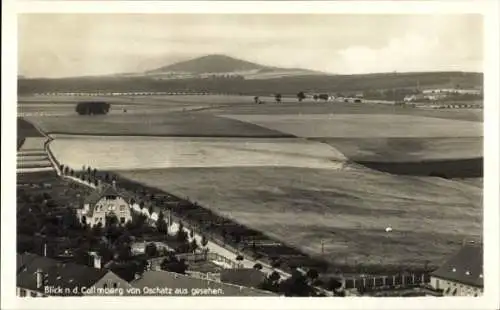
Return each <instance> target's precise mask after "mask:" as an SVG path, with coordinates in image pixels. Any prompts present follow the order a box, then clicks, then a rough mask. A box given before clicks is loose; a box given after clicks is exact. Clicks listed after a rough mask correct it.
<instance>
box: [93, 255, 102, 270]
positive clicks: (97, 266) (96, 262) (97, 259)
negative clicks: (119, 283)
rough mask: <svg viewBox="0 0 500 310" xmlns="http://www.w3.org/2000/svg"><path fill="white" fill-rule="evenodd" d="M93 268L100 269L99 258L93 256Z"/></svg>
mask: <svg viewBox="0 0 500 310" xmlns="http://www.w3.org/2000/svg"><path fill="white" fill-rule="evenodd" d="M94 268H97V269H101V256H99V255H98V254H96V255H94Z"/></svg>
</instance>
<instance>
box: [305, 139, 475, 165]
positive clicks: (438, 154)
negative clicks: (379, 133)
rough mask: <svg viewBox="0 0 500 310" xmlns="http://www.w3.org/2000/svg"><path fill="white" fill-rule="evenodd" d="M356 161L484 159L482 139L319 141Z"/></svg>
mask: <svg viewBox="0 0 500 310" xmlns="http://www.w3.org/2000/svg"><path fill="white" fill-rule="evenodd" d="M312 140H315V141H321V142H323V143H327V144H329V145H331V146H333V147H335V148H336V149H338V150H339V151H340V152H342V154H344V155H345V156H346V157H348V158H349V159H351V160H353V161H374V162H387V163H389V162H391V163H394V162H409V161H415V162H418V161H424V160H451V159H464V158H481V157H483V138H482V137H455V138H453V137H448V138H442V137H439V138H429V137H426V138H423V137H413V138H400V137H396V138H373V137H369V138H352V137H351V138H319V139H312Z"/></svg>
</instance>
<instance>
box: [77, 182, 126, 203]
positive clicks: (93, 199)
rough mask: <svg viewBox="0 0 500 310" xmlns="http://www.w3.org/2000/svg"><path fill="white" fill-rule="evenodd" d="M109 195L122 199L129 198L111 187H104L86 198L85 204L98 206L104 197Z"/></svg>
mask: <svg viewBox="0 0 500 310" xmlns="http://www.w3.org/2000/svg"><path fill="white" fill-rule="evenodd" d="M109 195H112V196H121V197H126V196H127V195H126V193H121V192H119V191H118V190H117V189H116V188H114V187H113V186H111V185H104V186H103V187H102V188H100V189H96V190H94V191H92V192H91V193H90V194H89V195H88V196H87V197H85V200H84V201H85V203H88V204H91V205H93V204H96V203H97V202H98V201H99V200H100V199H101V198H102V197H104V196H109Z"/></svg>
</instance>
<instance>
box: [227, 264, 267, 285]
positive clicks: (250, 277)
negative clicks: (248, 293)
mask: <svg viewBox="0 0 500 310" xmlns="http://www.w3.org/2000/svg"><path fill="white" fill-rule="evenodd" d="M265 278H266V275H265V274H264V273H263V272H261V271H259V270H257V269H253V268H237V269H223V270H221V271H220V280H221V281H222V282H226V283H231V284H236V285H242V286H248V287H257V286H259V285H260V284H261V283H262V282H263V281H264V279H265Z"/></svg>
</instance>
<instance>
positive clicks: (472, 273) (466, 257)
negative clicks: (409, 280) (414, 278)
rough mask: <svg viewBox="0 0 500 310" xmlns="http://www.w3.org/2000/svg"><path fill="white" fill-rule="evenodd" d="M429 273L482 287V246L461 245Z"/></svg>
mask: <svg viewBox="0 0 500 310" xmlns="http://www.w3.org/2000/svg"><path fill="white" fill-rule="evenodd" d="M431 275H432V276H434V277H437V278H441V279H446V280H450V281H454V282H458V283H462V284H466V285H471V286H476V287H483V246H482V245H474V244H468V245H465V246H463V247H462V248H461V249H460V251H458V253H456V254H455V255H454V256H452V257H451V258H450V259H449V260H448V261H447V262H446V263H444V264H443V265H442V266H441V267H439V268H438V269H437V270H435V271H434V272H432V273H431Z"/></svg>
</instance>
